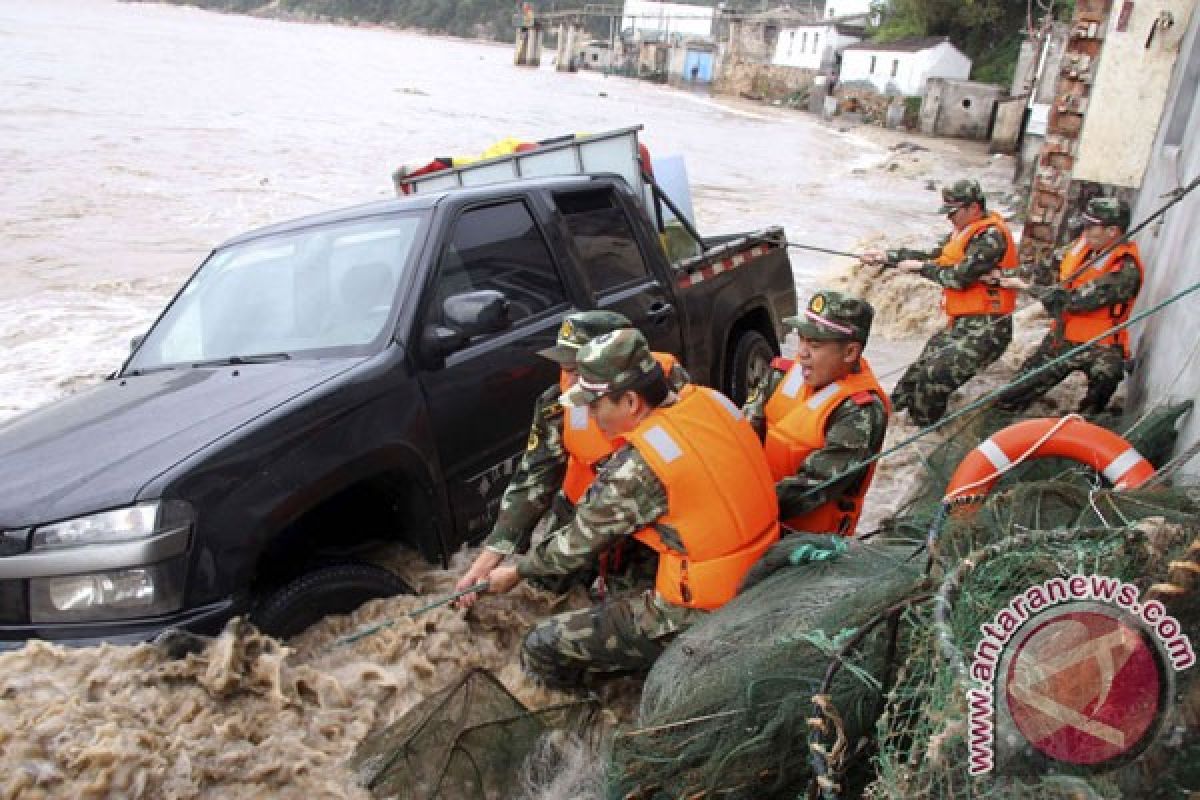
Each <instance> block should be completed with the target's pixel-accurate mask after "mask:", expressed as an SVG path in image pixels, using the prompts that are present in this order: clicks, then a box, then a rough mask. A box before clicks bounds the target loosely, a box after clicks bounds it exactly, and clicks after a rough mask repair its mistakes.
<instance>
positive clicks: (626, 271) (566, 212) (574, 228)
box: [554, 189, 648, 295]
mask: <svg viewBox="0 0 1200 800" xmlns="http://www.w3.org/2000/svg"><path fill="white" fill-rule="evenodd" d="M554 202H555V205H556V206H557V207H558V210H559V213H561V214H562V216H563V219H564V220H565V221H566V224H567V228H568V230H569V231H570V233H571V238H572V239H573V240H574V242H575V249H576V250H577V251H578V253H579V257H580V260H581V262H582V263H581V264H580V267H581V268H582V270H583V272H584V274H585V275H587V278H588V280H589V281H590V282H591V285H592V289H593V290H594V291H595V292H596V293H597V294H600V295H602V294H605V293H607V292H609V291H611V290H614V289H619V288H621V287H624V286H628V285H629V284H631V283H635V282H637V281H644V280H646V278H647V276H648V272H647V269H646V262H645V260H644V259H643V258H642V251H641V250H640V249H639V248H638V244H637V239H636V238H635V237H634V233H633V229H632V228H631V227H630V224H629V219H628V218H627V217H626V216H625V212H624V210H622V208H621V207H620V205H618V203H617V198H616V197H614V196H613V193H612V191H611V190H608V189H604V190H599V191H584V192H562V193H559V194H556V195H554Z"/></svg>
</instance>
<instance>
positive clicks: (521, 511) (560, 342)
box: [455, 311, 688, 608]
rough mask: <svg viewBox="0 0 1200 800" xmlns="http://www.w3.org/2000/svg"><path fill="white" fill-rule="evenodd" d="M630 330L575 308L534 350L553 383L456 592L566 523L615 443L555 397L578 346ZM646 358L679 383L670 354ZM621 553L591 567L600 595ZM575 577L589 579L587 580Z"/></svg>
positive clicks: (619, 319) (684, 378)
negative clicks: (540, 528) (549, 368)
mask: <svg viewBox="0 0 1200 800" xmlns="http://www.w3.org/2000/svg"><path fill="white" fill-rule="evenodd" d="M631 326H632V323H630V321H629V320H628V319H627V318H626V317H625V316H624V315H623V314H618V313H617V312H615V311H580V312H577V313H574V314H570V315H568V316H567V317H566V318H565V319H564V320H563V323H562V326H561V327H560V328H559V332H558V336H557V338H556V340H555V344H554V346H553V347H548V348H546V349H544V350H541V351H540V352H539V355H541V356H542V357H544V358H548V359H550V360H551V361H554V362H556V363H557V364H558V365H559V367H560V370H561V372H560V375H559V381H558V383H557V384H554V385H552V386H549V387H547V389H546V391H544V392H542V394H541V396H540V397H538V399H537V403H536V404H535V406H534V411H533V422H532V424H531V425H530V428H529V437H528V440H527V445H526V449H525V453H524V454H523V455H522V456H521V461H520V462H519V463H518V465H517V469H516V472H515V473H514V475H513V477H512V480H511V481H510V482H509V484H508V487H507V488H506V489H505V491H504V496H503V497H502V498H501V500H500V513H499V515H498V516H497V518H496V522H495V524H494V525H493V526H492V532H491V534H490V535H489V536H488V538H487V539H486V540H485V541H484V543H483V548H482V550H481V551H480V553H479V555H478V556H476V558H475V561H474V562H473V563H472V564H471V566H470V567H469V568H468V569H467V571H466V573H464V574H463V576H462V577H461V578H460V579H459V580H458V583H456V584H455V589H456V590H458V591H462V590H463V589H467V588H469V587H471V586H474V585H475V584H477V583H479V582H480V581H482V580H483V579H484V578H486V577H487V575H488V573H489V572H491V571H492V569H494V568H495V567H496V566H498V565H499V564H500V562H501V561H503V560H504V558H505V556H509V555H513V554H514V553H524V552H525V551H526V550H528V549H529V544H530V540H531V538H532V535H533V531H534V529H535V528H536V527H537V525H538V523H539V522H542V523H543V524H544V525H545V527H546V530H551V531H553V530H557V529H558V528H560V527H562V526H563V525H566V524H567V523H568V522H570V521H571V517H572V516H573V515H574V513H575V506H576V504H577V503H579V501H580V500H581V499H582V497H583V495H584V492H586V491H587V488H588V487H589V486H590V485H591V484H592V481H593V480H595V477H596V467H597V465H598V464H599V463H600V462H602V461H603V460H604V459H606V458H608V457H609V456H611V455H612V453H613V451H614V450H615V448H616V444H615V443H614V442H612V441H611V440H610V439H609V438H608V437H607V436H605V435H604V434H603V432H601V430H600V429H599V428H598V427H597V426H596V423H595V422H594V421H593V420H591V419H590V417H589V416H588V414H587V409H586V408H578V409H564V408H563V407H562V404H561V403H560V402H559V397H560V396H561V395H562V393H563V392H565V391H567V390H568V389H570V388H571V386H572V385H574V383H575V379H576V374H577V373H576V366H575V359H576V356H577V355H578V353H579V350H580V348H582V347H583V346H584V345H586V344H587V343H588V342H590V341H591V340H592V339H594V338H595V337H597V336H600V335H602V334H605V333H611V332H613V331H615V330H620V329H622V328H629V327H631ZM653 355H654V358H655V360H656V361H658V363H659V364H660V365H662V368H663V372H664V374H665V375H666V376H667V380H668V381H669V382H670V384H671V387H672V388H673V389H675V390H678V389H681V388H682V387H683V386H684V385H685V384H687V382H688V375H687V372H686V371H684V369H683V367H682V366H680V364H679V363H678V361H676V359H675V357H674V356H672V355H671V354H670V353H654V354H653ZM622 555H623V553H622V552H621V551H620V550H618V551H615V552H613V553H604V554H601V558H600V559H599V563H598V564H597V565H595V566H598V567H599V572H600V575H599V576H598V579H599V581H600V582H599V583H598V584H597V588H598V589H599V591H601V592H603V591H605V581H606V580H607V579H608V572H609V569H610V567H611V568H613V569H616V568H617V567H618V566H620V563H619V562H620V559H621V556H622ZM591 566H593V565H589V569H590V568H591ZM625 566H626V568H627V570H626V571H627V573H628V575H627V577H628V578H629V579H630V580H631V581H634V582H636V581H637V580H638V579H639V576H638V570H637V567H638V566H639V565H638V564H629V563H628V561H626V563H625ZM587 571H588V570H584V572H585V573H586V572H587ZM583 577H584V579H585V581H587V582H590V576H588V575H586V574H585V575H584V576H583ZM555 588H557V587H555ZM475 599H476V595H474V594H470V595H465V596H464V597H462V598H460V599H459V601H458V605H459V606H461V607H467V608H469V607H470V606H471V605H472V604H473V603H474V602H475Z"/></svg>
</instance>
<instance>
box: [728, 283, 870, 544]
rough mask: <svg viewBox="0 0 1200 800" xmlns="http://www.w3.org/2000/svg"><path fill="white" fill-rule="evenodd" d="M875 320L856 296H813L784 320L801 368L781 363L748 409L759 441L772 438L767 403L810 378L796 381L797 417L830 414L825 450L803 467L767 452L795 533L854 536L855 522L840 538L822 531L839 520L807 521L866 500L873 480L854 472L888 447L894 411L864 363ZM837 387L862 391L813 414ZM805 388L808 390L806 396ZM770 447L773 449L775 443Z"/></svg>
mask: <svg viewBox="0 0 1200 800" xmlns="http://www.w3.org/2000/svg"><path fill="white" fill-rule="evenodd" d="M874 316H875V310H874V309H873V308H872V307H871V304H870V303H868V302H866V301H865V300H860V299H859V298H857V297H851V296H850V295H846V294H843V293H841V292H834V291H830V290H823V291H819V292H817V293H816V294H814V295H813V297H812V299H811V300H810V301H809V303H808V307H807V308H806V309H805V311H804V313H803V314H802V315H800V316H795V317H789V318H787V319H785V320H784V321H783V322H784V324H785V325H788V326H790V327H792V328H795V329H796V331H797V333H798V334H799V337H800V346H799V348H798V350H797V354H796V356H797V357H796V360H795V363H794V364H793V363H791V362H788V361H786V360H784V359H775V361H774V362H772V366H773V367H774V369H772V370H771V371H770V372H769V373H768V374H767V375H766V376H764V378H763V381H762V383H760V384H759V385H758V386H755V387H753V388H752V389H751V392H750V397H749V398H748V399H747V401H746V405H745V406H744V407H743V409H742V412H743V413H744V414H745V415H746V418H747V419H749V420H750V422H751V424H753V425H754V427H755V430H756V431H757V432H758V434H759V436H760V437H761V438H767V426H768V423H767V416H768V414H767V406H768V403H769V402H770V401H771V400H773V399H775V398H776V397H777V393H778V392H780V389H781V385H783V388H784V389H785V391H784V394H787V392H786V389H787V388H789V386H788V380H787V379H788V376H789V375H791V376H798V377H800V378H802V379H803V381H800V380H796V379H795V378H793V381H794V382H795V384H796V385H795V386H794V387H791V392H790V396H792V397H795V398H797V403H798V404H799V408H798V413H800V414H802V415H804V416H808V415H817V414H824V415H826V416H825V421H824V425H823V432H824V439H825V441H824V444H823V445H822V446H821V447H819V448H817V449H815V450H813V451H812V452H811V453H808V454H807V455H806V456H805V457H804V459H803V460H802V461H801V463H799V464H798V465H795V466H794V467H793V466H792V465H790V464H789V465H787V468H785V467H784V465H778V466H777V464H776V463H774V462H773V461H772V458H771V453H768V461H769V462H772V463H771V466H772V469H773V470H778V474H776V475H775V478H776V481H777V483H776V484H775V493H776V497H777V498H778V500H779V516H780V518H781V519H783V520H784V521H785V523H787V524H788V525H789V527H793V528H796V527H799V528H800V529H802V530H806V531H809V532H815V533H838V532H841V533H847V534H849V533H853V532H854V528H853V522H854V521H856V520H850V521H849V522H848V524H849V528H848V530H845V531H838V530H837V528H836V526H831V525H829V524H823V523H831V522H834V520H833V519H829V520H821V521H817V520H812V519H809V520H804V517H805V516H806V515H809V514H810V513H811V512H813V511H815V510H817V509H820V508H821V507H830V506H835V505H837V504H838V503H839V502H844V503H847V504H848V505H853V504H855V503H857V502H858V500H859V499H861V496H862V495H863V494H865V493H866V489H867V486H868V485H869V483H870V474H869V473H867V474H864V472H863V471H862V470H855V469H853V468H854V466H855V465H857V464H860V463H862V462H863V461H866V460H867V459H869V458H871V457H872V456H874V455H876V454H877V453H878V452H879V451H880V449H881V448H882V447H883V437H884V435H885V434H886V433H887V423H888V405H889V404H888V401H887V396H886V395H885V394H884V393H883V389H881V388H879V386H878V382H877V381H875V379H874V376H873V375H872V374H871V368H870V365H868V364H867V363H866V360H865V359H863V358H861V356H862V350H863V348H864V347H865V346H866V343H867V337H868V336H869V335H870V332H871V322H872V320H873V319H874ZM796 370H799V372H798V373H797V372H796ZM835 382H841V384H842V385H844V386H848V384H849V383H850V382H855V383H862V384H863V385H862V386H849V387H848V388H847V390H846V391H843V392H841V393H840V395H839V396H837V397H832V398H831V399H830V400H829V401H827V403H826V404H827V405H831V406H832V407H831V408H828V409H826V408H824V407H823V406H822V405H818V406H817V407H815V408H812V409H810V408H808V407H807V404H806V403H803V402H800V401H805V400H807V399H809V398H810V397H811V395H812V394H814V393H819V392H821V391H822V390H824V389H826V388H827V387H828V386H830V385H831V384H833V383H835ZM867 384H873V385H867ZM802 385H803V386H807V387H808V389H807V390H806V391H801V388H802ZM842 396H844V399H841V397H842ZM794 413H796V412H794ZM770 447H771V443H768V448H769V449H770ZM839 476H840V477H839ZM834 478H836V480H834V482H833V483H832V484H830V485H828V486H825V487H824V488H822V489H820V490H818V491H813V489H814V487H816V486H819V485H821V484H824V483H825V482H826V481H829V480H831V479H834ZM854 516H855V517H857V515H854ZM792 520H795V523H793V522H792ZM837 524H841V520H837Z"/></svg>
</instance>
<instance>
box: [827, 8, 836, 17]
mask: <svg viewBox="0 0 1200 800" xmlns="http://www.w3.org/2000/svg"><path fill="white" fill-rule="evenodd" d="M835 16H837V15H836V14H834V13H833V6H830V7H829V18H830V19H833V18H834V17H835Z"/></svg>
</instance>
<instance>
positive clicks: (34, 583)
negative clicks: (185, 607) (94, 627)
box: [29, 557, 184, 623]
mask: <svg viewBox="0 0 1200 800" xmlns="http://www.w3.org/2000/svg"><path fill="white" fill-rule="evenodd" d="M183 571H184V559H183V558H182V557H176V558H172V559H169V560H167V561H164V562H162V563H160V564H151V565H148V566H144V567H132V568H130V569H118V570H110V571H108V572H93V573H90V574H86V575H63V576H60V577H53V578H33V579H32V580H30V581H29V618H30V621H31V622H33V623H48V622H85V621H86V622H97V621H103V620H116V619H126V618H129V617H149V616H154V615H156V614H165V613H167V612H170V611H175V610H177V609H178V608H179V607H180V605H181V604H182V601H183Z"/></svg>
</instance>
